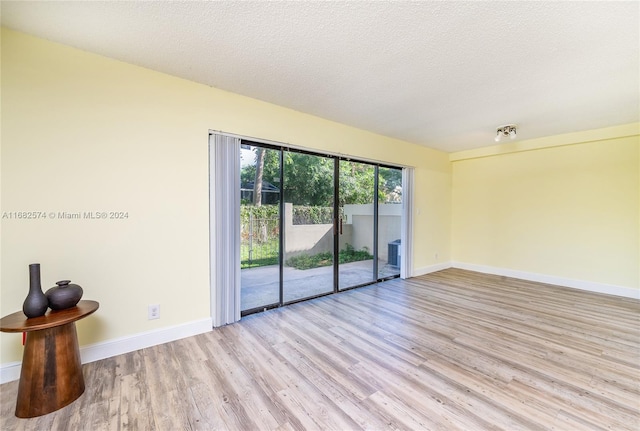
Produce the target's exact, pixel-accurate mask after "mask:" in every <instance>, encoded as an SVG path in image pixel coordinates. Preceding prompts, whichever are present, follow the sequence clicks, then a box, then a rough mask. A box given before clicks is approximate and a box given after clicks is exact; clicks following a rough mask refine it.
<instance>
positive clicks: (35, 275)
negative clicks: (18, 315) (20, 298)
mask: <svg viewBox="0 0 640 431" xmlns="http://www.w3.org/2000/svg"><path fill="white" fill-rule="evenodd" d="M48 307H49V301H48V300H47V297H46V296H44V293H42V286H41V285H40V264H39V263H32V264H31V265H29V294H28V295H27V297H26V298H25V300H24V303H23V304H22V312H23V313H24V314H25V316H27V317H29V318H31V317H39V316H44V313H46V312H47V308H48Z"/></svg>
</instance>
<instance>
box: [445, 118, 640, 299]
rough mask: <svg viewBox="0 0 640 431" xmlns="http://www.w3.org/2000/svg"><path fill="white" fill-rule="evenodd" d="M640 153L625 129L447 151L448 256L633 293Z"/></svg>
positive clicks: (632, 131) (637, 273)
mask: <svg viewBox="0 0 640 431" xmlns="http://www.w3.org/2000/svg"><path fill="white" fill-rule="evenodd" d="M553 145H559V146H553ZM639 152H640V138H639V136H638V125H637V124H632V125H625V126H620V127H614V128H608V129H599V130H594V131H586V132H580V133H576V134H568V135H562V136H555V137H549V138H545V139H544V140H537V141H535V142H530V143H527V142H521V143H517V144H516V143H509V144H506V145H505V146H502V147H500V146H497V147H493V148H489V149H481V150H477V151H470V152H464V153H456V154H452V156H451V159H452V160H453V163H452V165H453V192H452V193H453V200H452V208H453V210H452V211H453V216H452V254H453V260H454V261H456V262H462V263H466V264H473V265H482V266H488V267H493V268H501V269H509V270H516V271H524V272H529V273H536V274H542V275H547V276H554V277H561V278H566V279H572V280H585V281H589V282H593V283H602V284H607V285H614V286H621V287H629V288H638V287H639V281H640V250H639V241H638V239H639V235H640V223H639V220H640V211H639V205H640V198H639V192H640V185H639V184H640V178H639V170H640V159H639Z"/></svg>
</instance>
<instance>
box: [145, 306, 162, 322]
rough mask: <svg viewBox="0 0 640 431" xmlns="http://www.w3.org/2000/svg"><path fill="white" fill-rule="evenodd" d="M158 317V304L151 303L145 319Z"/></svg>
mask: <svg viewBox="0 0 640 431" xmlns="http://www.w3.org/2000/svg"><path fill="white" fill-rule="evenodd" d="M159 318H160V304H151V305H149V308H148V309H147V319H148V320H153V319H159Z"/></svg>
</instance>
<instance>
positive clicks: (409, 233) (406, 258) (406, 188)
mask: <svg viewBox="0 0 640 431" xmlns="http://www.w3.org/2000/svg"><path fill="white" fill-rule="evenodd" d="M413 171H414V169H413V168H403V169H402V221H403V223H402V234H401V236H400V237H401V238H402V240H401V242H400V255H401V256H402V259H401V260H400V278H409V277H411V275H412V271H413V251H412V250H413V247H412V244H413V242H414V238H413Z"/></svg>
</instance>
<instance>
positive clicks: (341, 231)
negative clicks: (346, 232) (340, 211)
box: [340, 217, 342, 235]
mask: <svg viewBox="0 0 640 431" xmlns="http://www.w3.org/2000/svg"><path fill="white" fill-rule="evenodd" d="M340 235H342V217H340Z"/></svg>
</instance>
